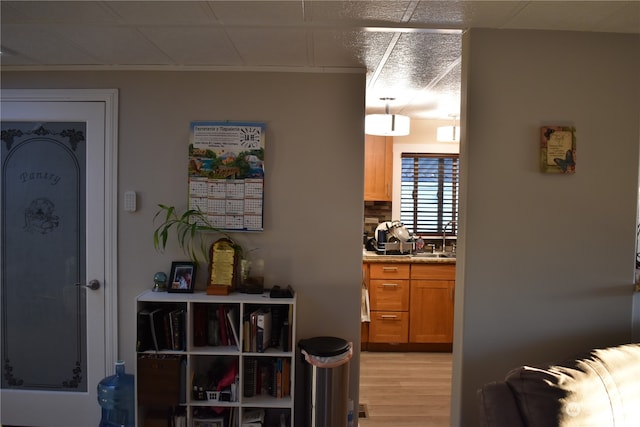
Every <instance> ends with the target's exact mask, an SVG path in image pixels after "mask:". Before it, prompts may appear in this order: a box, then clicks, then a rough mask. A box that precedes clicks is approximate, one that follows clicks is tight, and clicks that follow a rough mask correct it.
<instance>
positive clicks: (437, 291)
mask: <svg viewBox="0 0 640 427" xmlns="http://www.w3.org/2000/svg"><path fill="white" fill-rule="evenodd" d="M454 283H455V282H453V281H448V280H412V281H411V303H410V309H409V312H410V313H411V314H410V319H409V323H410V325H411V326H410V330H409V341H410V342H412V343H451V342H453V290H454V287H453V284H454Z"/></svg>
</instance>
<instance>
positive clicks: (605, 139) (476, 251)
mask: <svg viewBox="0 0 640 427" xmlns="http://www.w3.org/2000/svg"><path fill="white" fill-rule="evenodd" d="M638 52H640V37H639V36H638V35H635V36H629V35H614V34H588V33H575V32H544V31H537V32H536V31H504V30H471V31H470V32H468V33H467V34H466V35H465V38H464V43H463V72H464V75H465V78H463V82H464V88H465V91H464V92H465V94H466V97H465V100H464V103H465V104H466V106H465V107H464V109H465V113H463V116H464V117H465V120H466V124H465V125H463V128H464V130H463V135H462V136H463V139H462V145H461V162H462V183H461V186H460V187H461V192H462V195H461V215H460V219H461V224H460V225H461V227H460V234H461V236H462V239H461V240H460V239H459V246H458V247H459V254H458V261H459V263H458V271H457V273H458V274H457V278H458V280H457V281H456V319H455V339H456V343H455V345H454V384H453V396H454V397H453V402H452V405H453V411H454V414H456V415H455V416H454V424H453V425H461V426H465V427H469V426H474V425H476V416H475V415H476V413H477V410H476V408H477V400H476V390H477V388H478V387H480V386H481V385H482V384H483V383H485V382H488V381H492V380H500V379H502V378H504V375H505V374H506V372H507V371H508V370H509V369H511V368H513V367H515V366H518V365H520V364H524V363H535V362H541V361H550V360H557V359H563V358H566V357H568V356H570V355H572V354H574V353H577V352H581V351H584V350H586V349H588V348H590V347H596V346H606V345H610V344H617V343H622V342H627V341H629V340H631V337H632V299H633V296H632V291H633V281H634V261H635V232H636V230H635V225H636V208H637V206H638V204H637V197H638V153H639V150H638V147H639V143H640V121H639V119H640V56H639V55H638ZM547 124H568V125H573V126H575V127H576V129H577V160H576V161H577V166H576V173H575V175H565V176H562V175H547V174H542V173H540V172H539V164H538V159H539V135H538V132H539V127H540V126H542V125H547ZM465 131H466V135H465V133H464V132H465Z"/></svg>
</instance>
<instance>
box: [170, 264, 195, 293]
mask: <svg viewBox="0 0 640 427" xmlns="http://www.w3.org/2000/svg"><path fill="white" fill-rule="evenodd" d="M196 271H197V265H196V263H194V262H189V261H174V262H172V263H171V274H169V286H168V289H167V292H189V293H192V292H193V288H194V285H195V282H196Z"/></svg>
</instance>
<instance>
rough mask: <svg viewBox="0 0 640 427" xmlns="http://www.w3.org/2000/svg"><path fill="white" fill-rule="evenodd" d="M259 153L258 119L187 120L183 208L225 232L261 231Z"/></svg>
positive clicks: (261, 152)
mask: <svg viewBox="0 0 640 427" xmlns="http://www.w3.org/2000/svg"><path fill="white" fill-rule="evenodd" d="M264 152H265V124H264V123H255V122H227V121H197V122H191V125H190V131H189V208H190V209H199V210H201V211H202V212H204V213H205V214H206V215H207V216H208V217H211V218H215V222H216V224H215V225H214V226H221V228H223V229H225V230H228V231H262V230H263V218H262V217H263V212H264V210H263V205H264V191H263V190H264V176H265V174H264Z"/></svg>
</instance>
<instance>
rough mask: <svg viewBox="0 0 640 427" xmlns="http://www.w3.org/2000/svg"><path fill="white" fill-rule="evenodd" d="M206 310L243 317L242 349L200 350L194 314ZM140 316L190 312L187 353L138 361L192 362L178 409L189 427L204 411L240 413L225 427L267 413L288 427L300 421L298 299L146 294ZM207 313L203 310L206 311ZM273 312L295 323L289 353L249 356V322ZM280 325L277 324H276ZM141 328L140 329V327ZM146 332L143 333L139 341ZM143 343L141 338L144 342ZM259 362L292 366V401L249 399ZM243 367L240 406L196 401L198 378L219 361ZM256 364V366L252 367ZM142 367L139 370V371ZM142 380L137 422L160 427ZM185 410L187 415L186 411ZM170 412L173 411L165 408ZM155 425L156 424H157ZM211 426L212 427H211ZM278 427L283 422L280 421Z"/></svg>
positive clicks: (183, 380)
mask: <svg viewBox="0 0 640 427" xmlns="http://www.w3.org/2000/svg"><path fill="white" fill-rule="evenodd" d="M200 305H205V306H208V307H215V306H224V307H232V308H235V309H236V310H237V311H236V312H237V319H236V321H237V324H236V325H235V326H236V330H237V332H238V339H239V346H238V347H237V346H236V345H229V346H209V345H203V346H196V344H195V340H196V338H195V333H196V331H195V329H194V325H195V323H196V321H195V319H194V314H195V312H196V310H199V308H198V306H200ZM136 306H137V312H138V313H139V312H140V311H141V310H144V309H154V308H165V309H175V308H178V309H183V310H185V313H186V314H185V322H184V334H185V341H186V347H185V349H184V350H160V351H156V350H155V349H150V350H144V351H138V352H137V358H138V359H140V358H147V357H152V358H153V357H160V358H162V357H166V358H171V357H176V356H181V359H183V360H184V361H186V364H185V366H186V369H184V372H183V374H182V375H181V390H180V392H181V395H182V397H181V402H180V404H179V405H177V408H178V410H182V411H184V412H185V414H186V425H187V426H188V427H192V426H195V427H197V426H198V425H199V424H198V423H197V422H196V421H197V420H196V417H195V416H194V415H195V414H196V413H197V412H198V410H199V408H205V407H209V408H213V407H218V408H223V410H224V409H226V410H227V412H231V411H235V418H234V419H235V421H234V422H233V423H232V425H231V426H228V425H226V424H225V425H224V427H240V426H241V424H242V423H241V420H242V419H243V415H245V413H247V412H248V411H250V410H254V409H264V410H265V412H266V414H267V419H269V418H272V419H273V417H277V418H278V420H279V419H280V416H281V414H285V415H284V418H285V419H286V424H285V425H286V426H287V427H292V426H293V423H294V420H295V417H294V397H295V392H294V385H295V381H296V380H295V362H296V360H295V343H296V339H295V337H296V296H295V295H294V297H293V298H270V297H269V294H268V293H264V294H240V293H232V294H230V295H225V296H218V295H207V294H206V293H205V292H194V293H167V292H153V291H151V290H149V291H146V292H144V293H142V294H140V295H139V296H138V297H137V298H136ZM200 307H201V306H200ZM265 307H268V308H271V309H272V310H273V309H278V308H280V309H281V310H284V309H285V308H288V310H286V314H287V315H288V316H287V320H288V323H289V335H288V340H287V344H288V346H287V348H286V349H285V350H282V348H280V347H277V348H276V347H268V348H266V349H265V350H264V351H263V352H258V351H244V347H245V341H246V337H245V334H244V333H243V320H244V319H247V318H248V317H249V316H250V314H251V313H252V312H253V311H255V310H256V309H258V308H265ZM274 323H277V322H274ZM138 327H139V326H138ZM139 334H140V331H138V335H139ZM139 339H140V337H138V340H139ZM252 359H256V360H257V362H258V363H263V364H264V363H272V362H273V361H275V360H277V359H280V360H285V359H286V360H288V365H289V385H288V387H287V388H288V390H289V393H288V396H284V397H273V396H271V395H269V394H266V393H260V392H259V391H258V393H257V394H256V395H254V396H251V397H246V396H245V375H246V370H247V368H248V366H249V365H248V363H249V361H250V360H252ZM221 360H223V361H227V362H232V361H236V360H237V363H238V374H239V378H238V380H239V381H238V385H237V400H236V401H208V400H195V399H194V396H193V395H192V394H193V393H192V391H193V384H192V382H193V381H194V378H196V377H197V376H198V375H203V374H206V367H207V366H210V365H211V364H212V363H217V362H219V361H221ZM251 363H253V362H251ZM137 365H138V363H136V367H137V368H138V366H137ZM139 380H140V378H139V375H138V372H136V418H137V420H138V423H137V425H138V426H139V427H145V420H146V421H147V422H146V424H147V425H153V426H155V425H157V424H155V423H154V422H152V421H149V419H148V418H147V417H148V416H149V414H150V413H152V412H155V413H157V412H158V409H162V408H159V407H158V406H156V405H155V404H154V405H145V404H144V403H141V402H140V401H141V400H144V399H141V396H140V395H139V393H140V384H139ZM181 408H182V409H181ZM164 409H165V410H166V411H167V412H168V411H169V410H170V408H169V407H167V408H164ZM154 421H155V420H154ZM207 425H208V424H207ZM278 425H280V424H279V421H278Z"/></svg>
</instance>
